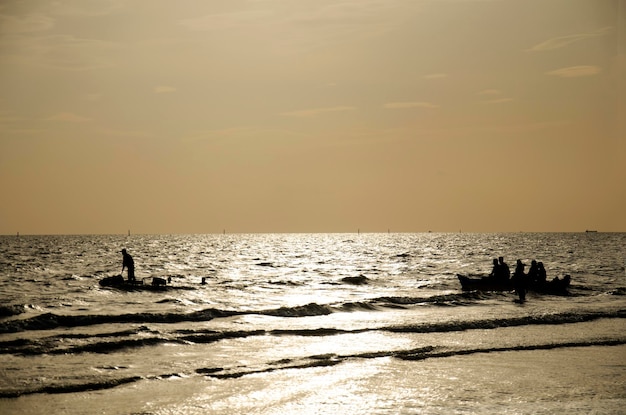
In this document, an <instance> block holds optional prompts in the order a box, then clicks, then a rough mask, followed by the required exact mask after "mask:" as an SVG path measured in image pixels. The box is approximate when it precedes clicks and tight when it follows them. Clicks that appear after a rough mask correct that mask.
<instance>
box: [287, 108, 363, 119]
mask: <svg viewBox="0 0 626 415" xmlns="http://www.w3.org/2000/svg"><path fill="white" fill-rule="evenodd" d="M354 110H356V108H355V107H347V106H344V107H328V108H312V109H306V110H299V111H289V112H283V113H281V114H280V115H284V116H286V117H315V116H316V115H319V114H324V113H329V112H345V111H354Z"/></svg>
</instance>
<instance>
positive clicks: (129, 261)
mask: <svg viewBox="0 0 626 415" xmlns="http://www.w3.org/2000/svg"><path fill="white" fill-rule="evenodd" d="M121 252H122V256H123V260H122V274H123V273H124V268H126V269H127V270H128V281H129V282H135V262H134V261H133V257H132V256H130V254H129V253H127V252H126V249H122V251H121Z"/></svg>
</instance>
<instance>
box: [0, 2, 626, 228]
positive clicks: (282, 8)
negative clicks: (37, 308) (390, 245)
mask: <svg viewBox="0 0 626 415" xmlns="http://www.w3.org/2000/svg"><path fill="white" fill-rule="evenodd" d="M625 1H626V0H491V1H490V0H334V1H330V0H207V1H197V0H193V1H192V0H177V1H170V0H57V1H43V0H40V1H36V0H26V1H18V0H5V1H2V2H1V3H0V91H1V93H0V189H1V191H2V199H1V200H2V201H1V203H0V234H15V233H17V232H20V233H21V234H29V233H35V234H48V233H55V234H56V233H60V234H74V233H126V232H127V230H129V229H130V230H131V232H133V233H213V232H222V231H223V230H226V232H233V233H234V232H356V231H357V230H358V229H360V230H361V232H387V231H388V230H390V231H392V232H425V231H429V230H432V231H434V232H436V231H440V232H458V231H459V230H462V231H464V232H506V231H550V232H552V231H554V232H558V231H584V230H586V229H597V230H600V231H626V213H625V212H626V163H625V159H626V128H625V124H626V3H625Z"/></svg>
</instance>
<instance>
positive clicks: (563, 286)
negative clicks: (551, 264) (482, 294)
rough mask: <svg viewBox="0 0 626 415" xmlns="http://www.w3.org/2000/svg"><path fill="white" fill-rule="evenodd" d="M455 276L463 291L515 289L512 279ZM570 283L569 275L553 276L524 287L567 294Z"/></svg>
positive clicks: (554, 293) (545, 292)
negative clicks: (548, 279)
mask: <svg viewBox="0 0 626 415" xmlns="http://www.w3.org/2000/svg"><path fill="white" fill-rule="evenodd" d="M457 277H458V279H459V282H460V283H461V289H462V290H464V291H513V290H514V289H515V283H514V281H513V280H512V279H507V280H498V279H495V278H493V277H479V278H472V277H468V276H466V275H461V274H457ZM570 283H571V277H570V276H569V275H565V276H564V277H563V278H558V277H555V278H554V279H553V280H551V281H545V282H536V281H535V282H532V283H530V284H528V285H527V286H526V289H527V290H528V291H533V292H536V293H540V294H552V295H569V292H568V288H569V286H570Z"/></svg>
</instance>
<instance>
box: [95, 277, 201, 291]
mask: <svg viewBox="0 0 626 415" xmlns="http://www.w3.org/2000/svg"><path fill="white" fill-rule="evenodd" d="M165 281H166V280H165V279H163V278H159V277H152V283H151V284H144V283H143V280H138V281H134V282H133V281H127V280H125V279H124V277H122V276H121V275H113V276H111V277H105V278H103V279H101V280H100V281H99V282H98V283H99V284H100V286H101V287H105V288H114V289H116V290H122V291H168V290H181V289H182V290H185V289H186V290H193V289H194V288H193V287H187V286H172V285H169V284H166V282H165Z"/></svg>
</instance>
